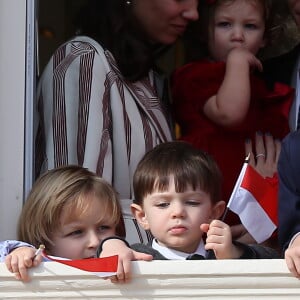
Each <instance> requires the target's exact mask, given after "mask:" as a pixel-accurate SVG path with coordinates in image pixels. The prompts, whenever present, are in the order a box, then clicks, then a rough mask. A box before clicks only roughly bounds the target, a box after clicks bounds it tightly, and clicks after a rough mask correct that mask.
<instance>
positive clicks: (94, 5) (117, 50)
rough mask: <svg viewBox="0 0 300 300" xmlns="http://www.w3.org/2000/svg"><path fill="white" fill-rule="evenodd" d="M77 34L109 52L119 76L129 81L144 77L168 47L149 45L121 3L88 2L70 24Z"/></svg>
mask: <svg viewBox="0 0 300 300" xmlns="http://www.w3.org/2000/svg"><path fill="white" fill-rule="evenodd" d="M74 23H75V26H76V27H77V28H78V34H81V35H87V36H89V37H91V38H93V39H95V40H96V41H97V42H98V43H100V45H101V46H102V47H103V48H105V49H107V50H109V51H110V52H111V53H112V54H113V56H114V58H115V59H116V61H117V64H118V68H119V69H120V71H121V73H122V75H123V76H124V77H125V78H126V79H127V80H130V81H136V80H139V79H141V78H143V77H144V76H146V75H147V74H148V72H149V70H150V69H152V68H154V67H155V61H156V59H157V58H158V57H159V56H160V55H161V54H162V53H163V52H164V50H167V49H168V48H169V47H167V46H164V45H160V44H157V45H153V44H152V43H150V42H149V40H148V39H147V37H146V35H145V33H144V32H143V31H142V28H141V26H140V24H139V23H138V20H137V19H136V17H135V16H134V14H133V12H132V5H127V4H126V1H125V0H88V2H87V4H86V5H85V6H84V7H83V8H82V9H81V10H80V13H79V15H78V16H77V19H76V20H75V21H74Z"/></svg>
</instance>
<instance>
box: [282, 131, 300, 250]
mask: <svg viewBox="0 0 300 300" xmlns="http://www.w3.org/2000/svg"><path fill="white" fill-rule="evenodd" d="M299 153H300V131H298V132H294V133H290V134H289V135H288V136H287V137H286V138H285V139H284V140H283V142H282V148H281V153H280V157H279V162H278V175H279V205H278V222H279V224H278V236H279V242H280V245H281V247H282V249H283V250H285V249H286V248H287V247H288V245H289V243H290V241H291V239H292V237H293V236H294V235H295V234H296V233H298V232H300V176H299V174H300V157H299Z"/></svg>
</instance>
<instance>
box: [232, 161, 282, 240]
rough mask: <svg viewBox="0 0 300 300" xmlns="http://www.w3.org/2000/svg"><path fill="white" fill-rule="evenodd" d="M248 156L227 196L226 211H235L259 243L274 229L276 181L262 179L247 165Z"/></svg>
mask: <svg viewBox="0 0 300 300" xmlns="http://www.w3.org/2000/svg"><path fill="white" fill-rule="evenodd" d="M248 162H249V156H248V157H247V158H246V160H245V163H244V164H243V167H242V170H241V173H240V175H239V177H238V179H237V182H236V184H235V186H234V189H233V192H232V194H231V196H230V199H229V202H228V204H227V208H228V209H230V210H232V211H233V212H235V213H236V214H237V215H238V216H239V217H240V220H241V222H242V224H243V225H244V226H245V228H246V229H247V230H248V232H249V233H250V234H251V235H252V236H253V238H254V239H255V240H256V241H257V242H258V243H262V242H264V241H265V240H267V239H268V238H269V237H270V236H271V235H272V233H273V232H274V231H275V229H276V228H277V224H278V221H277V208H278V200H277V198H278V180H277V177H276V178H275V180H274V178H264V177H262V176H261V175H260V174H259V173H258V172H256V170H255V169H253V168H252V167H251V166H250V165H249V164H248Z"/></svg>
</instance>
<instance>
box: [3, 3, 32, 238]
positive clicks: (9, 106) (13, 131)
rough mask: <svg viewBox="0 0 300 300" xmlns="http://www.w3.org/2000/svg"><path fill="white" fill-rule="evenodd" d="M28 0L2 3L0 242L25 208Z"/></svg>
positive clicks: (10, 234) (11, 231)
mask: <svg viewBox="0 0 300 300" xmlns="http://www.w3.org/2000/svg"><path fill="white" fill-rule="evenodd" d="M25 37H26V1H25V0H0V40H1V44H0V140H1V146H0V240H5V239H12V238H14V237H15V236H16V233H15V232H16V224H17V219H18V216H19V213H20V211H21V208H22V205H23V176H24V117H25V116H24V103H25V101H24V100H25V99H24V97H25V46H26V43H25Z"/></svg>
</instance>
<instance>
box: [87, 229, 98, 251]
mask: <svg viewBox="0 0 300 300" xmlns="http://www.w3.org/2000/svg"><path fill="white" fill-rule="evenodd" d="M99 245H100V237H99V235H98V234H97V232H95V231H91V232H89V236H88V247H89V248H98V246H99Z"/></svg>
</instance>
